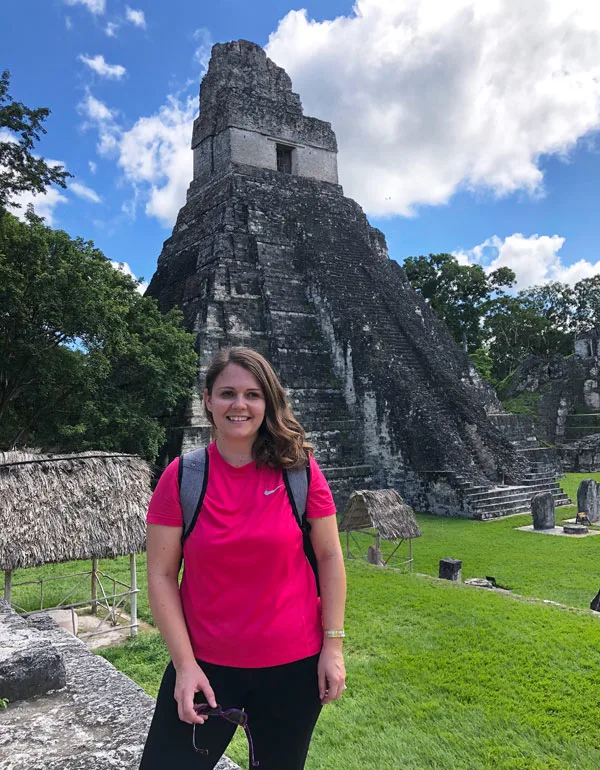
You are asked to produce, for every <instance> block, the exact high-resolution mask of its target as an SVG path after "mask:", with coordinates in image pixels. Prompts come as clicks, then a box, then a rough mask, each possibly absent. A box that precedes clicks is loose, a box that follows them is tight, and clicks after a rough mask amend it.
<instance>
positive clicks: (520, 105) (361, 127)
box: [1, 0, 600, 287]
mask: <svg viewBox="0 0 600 770" xmlns="http://www.w3.org/2000/svg"><path fill="white" fill-rule="evenodd" d="M595 5H596V4H592V3H590V2H588V1H587V0H570V2H566V0H530V2H528V3H527V4H526V5H525V6H523V4H522V3H521V2H520V0H357V2H356V4H352V3H350V2H342V0H319V2H316V0H313V1H312V2H308V3H307V2H305V3H303V4H302V5H291V4H290V3H289V2H283V1H281V2H279V1H277V0H273V2H266V1H265V0H255V1H254V2H248V0H245V1H243V0H220V2H218V3H213V4H208V3H200V2H192V0H173V1H172V2H168V3H167V2H164V0H155V1H154V2H153V3H148V2H147V1H146V0H144V1H142V0H139V1H138V0H132V2H131V4H127V3H124V2H121V1H120V0H18V1H17V0H11V1H9V2H8V3H7V4H6V5H5V7H4V9H3V18H4V22H5V29H10V30H11V34H10V35H4V36H3V38H4V39H3V56H2V62H1V64H2V67H3V68H8V69H10V71H11V73H12V79H11V94H12V96H13V97H14V98H15V99H18V100H20V101H23V102H24V103H25V104H27V105H28V106H31V107H34V106H48V107H49V108H50V109H51V111H52V114H51V117H50V118H49V120H48V121H47V129H48V134H47V135H46V136H45V137H44V138H43V140H42V141H41V143H40V144H39V146H38V149H39V152H40V154H42V155H44V157H46V158H49V159H52V160H56V161H60V162H62V163H63V164H65V165H66V167H67V168H68V170H69V171H71V173H73V174H74V175H75V178H74V179H73V180H72V181H71V183H70V187H69V190H68V191H53V192H51V193H49V194H48V195H47V196H46V197H45V199H41V198H39V197H38V199H36V200H35V201H34V204H35V206H36V208H37V210H38V211H39V213H42V214H44V215H45V216H46V217H47V220H48V221H49V222H50V223H51V224H52V225H53V226H55V227H61V228H64V229H65V230H67V231H68V232H69V233H70V234H72V235H81V236H82V237H84V238H86V239H92V240H93V241H94V242H95V243H96V244H97V245H98V246H99V247H100V248H101V249H102V251H103V252H104V253H105V254H106V255H107V256H108V257H109V258H110V259H112V260H114V261H115V262H124V263H127V265H128V266H129V268H130V269H131V271H132V272H133V274H135V275H136V276H144V277H145V278H146V279H149V278H150V277H151V275H152V273H153V272H154V269H155V266H156V260H157V257H158V255H159V253H160V250H161V247H162V242H163V241H164V240H165V239H166V238H167V237H168V236H169V235H170V231H171V227H172V224H173V221H174V217H175V215H176V212H177V210H178V208H179V207H180V206H181V205H182V204H183V201H184V199H185V189H186V187H187V185H188V184H189V181H190V180H191V151H190V150H189V140H190V131H191V121H192V120H193V118H194V117H195V114H197V113H196V111H197V94H198V86H199V82H200V79H201V76H202V73H203V71H204V68H205V67H206V63H207V56H208V54H209V50H210V45H211V44H212V43H215V42H223V41H227V40H233V39H238V38H245V39H248V40H252V41H254V42H256V43H259V44H260V45H263V46H267V51H268V53H269V55H270V56H271V57H272V58H273V59H274V60H275V61H276V62H277V63H278V64H280V65H281V66H284V67H285V68H286V70H287V71H288V73H289V74H290V75H291V77H292V80H293V84H294V90H296V91H297V92H298V93H300V96H301V98H302V101H303V104H304V107H305V114H309V115H314V116H315V117H319V118H322V119H325V120H330V121H331V122H332V125H333V128H334V130H335V131H336V133H337V135H338V142H339V145H340V155H339V167H340V178H341V182H342V183H343V185H344V189H345V192H346V194H348V195H350V196H351V197H354V198H355V199H357V200H358V201H359V203H360V204H361V205H362V206H363V208H364V209H365V211H366V212H367V214H368V215H369V219H370V221H371V222H372V224H374V225H376V226H377V227H379V228H380V229H381V230H383V232H384V233H385V235H386V238H387V241H388V246H389V251H390V255H391V256H392V257H393V258H395V259H397V260H398V261H399V262H402V260H403V259H404V258H405V257H406V256H409V255H415V254H426V253H429V252H440V251H451V252H454V253H456V255H457V257H458V258H459V259H460V260H462V261H464V262H466V261H469V262H480V263H481V264H483V265H484V266H486V267H488V268H489V269H492V268H493V267H495V266H499V265H502V264H508V265H509V266H511V267H512V268H513V269H515V271H516V272H517V275H518V279H519V287H526V286H528V285H531V284H533V283H539V282H542V281H545V280H551V279H558V280H565V281H568V282H570V283H573V282H574V281H576V280H579V279H581V278H583V277H587V276H589V275H593V274H595V273H597V272H600V247H599V243H600V238H599V235H600V224H599V217H598V180H599V179H600V145H599V144H598V131H599V129H600V57H598V51H600V10H596V8H595ZM599 5H600V4H599ZM24 202H27V201H24Z"/></svg>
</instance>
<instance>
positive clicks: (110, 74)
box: [79, 54, 127, 80]
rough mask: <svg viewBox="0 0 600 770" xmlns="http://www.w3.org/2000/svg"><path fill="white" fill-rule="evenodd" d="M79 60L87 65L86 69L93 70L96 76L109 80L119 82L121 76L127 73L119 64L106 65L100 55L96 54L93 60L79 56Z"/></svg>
mask: <svg viewBox="0 0 600 770" xmlns="http://www.w3.org/2000/svg"><path fill="white" fill-rule="evenodd" d="M79 60H80V61H82V62H83V63H84V64H87V66H88V67H90V68H91V69H93V70H94V72H96V73H97V74H98V75H100V76H101V77H103V78H109V79H111V80H120V79H121V78H122V77H123V75H124V74H125V73H126V72H127V70H126V69H125V67H123V66H122V65H121V64H108V62H106V61H105V60H104V56H102V55H101V54H98V55H97V56H94V57H93V58H91V57H89V56H84V55H83V54H81V55H80V56H79Z"/></svg>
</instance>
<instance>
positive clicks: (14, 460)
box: [0, 452, 151, 570]
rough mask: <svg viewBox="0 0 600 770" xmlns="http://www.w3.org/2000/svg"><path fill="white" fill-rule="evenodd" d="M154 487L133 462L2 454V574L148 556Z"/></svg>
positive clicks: (96, 455) (88, 455)
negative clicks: (147, 521) (148, 520)
mask: <svg viewBox="0 0 600 770" xmlns="http://www.w3.org/2000/svg"><path fill="white" fill-rule="evenodd" d="M150 479H151V470H150V466H149V465H148V463H146V462H144V461H143V460H141V459H140V458H138V457H133V456H132V455H123V454H111V453H109V452H84V453H82V454H73V455H63V456H60V457H58V456H55V457H53V456H49V455H36V454H31V453H26V452H3V453H0V570H14V569H18V568H23V567H38V566H40V565H42V564H48V563H52V562H54V563H56V562H64V561H69V560H71V559H91V558H106V557H113V556H121V555H124V554H128V553H137V552H139V551H142V550H143V549H144V547H145V541H146V527H145V523H144V520H145V513H146V509H147V507H148V501H149V499H150V494H151V490H150Z"/></svg>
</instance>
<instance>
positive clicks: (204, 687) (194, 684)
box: [175, 661, 217, 725]
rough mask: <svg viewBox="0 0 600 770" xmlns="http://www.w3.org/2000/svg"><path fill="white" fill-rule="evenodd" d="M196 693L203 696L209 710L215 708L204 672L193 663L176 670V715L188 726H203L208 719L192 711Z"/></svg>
mask: <svg viewBox="0 0 600 770" xmlns="http://www.w3.org/2000/svg"><path fill="white" fill-rule="evenodd" d="M197 692H201V693H203V694H204V697H205V698H206V702H207V703H208V705H209V706H211V708H216V707H217V701H216V700H215V694H214V692H213V689H212V687H211V686H210V682H209V681H208V678H207V676H206V674H205V673H204V671H202V669H201V668H200V666H199V665H198V664H197V663H196V662H195V661H194V663H191V664H189V665H186V666H183V667H182V668H178V669H176V679H175V700H176V701H177V713H178V715H179V719H181V721H182V722H187V723H188V724H190V725H193V724H198V725H203V724H204V722H205V721H206V720H207V719H208V716H206V715H200V714H196V712H195V711H194V695H195V694H196V693H197Z"/></svg>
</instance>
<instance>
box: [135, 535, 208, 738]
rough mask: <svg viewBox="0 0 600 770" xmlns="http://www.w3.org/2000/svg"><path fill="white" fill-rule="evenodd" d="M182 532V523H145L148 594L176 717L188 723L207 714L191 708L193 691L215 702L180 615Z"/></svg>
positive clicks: (198, 719) (200, 722)
mask: <svg viewBox="0 0 600 770" xmlns="http://www.w3.org/2000/svg"><path fill="white" fill-rule="evenodd" d="M181 533H182V527H164V526H162V525H160V524H148V533H147V536H146V548H147V554H148V598H149V600H150V609H151V611H152V616H153V617H154V620H155V621H156V625H157V626H158V630H159V631H160V633H161V636H162V638H163V639H164V640H165V643H166V645H167V648H168V650H169V653H170V655H171V660H172V661H173V665H174V666H175V671H176V673H177V679H176V683H175V700H176V701H177V704H178V712H179V718H180V719H181V720H182V721H183V722H189V723H190V724H191V723H193V722H196V723H199V724H202V723H203V722H204V721H205V720H206V719H207V717H202V716H198V714H196V712H195V711H194V695H195V694H196V693H197V692H200V691H201V692H203V693H204V696H205V697H206V700H207V701H208V703H209V705H211V706H213V707H215V706H216V705H217V704H216V701H215V695H214V692H213V691H212V688H211V686H210V683H209V681H208V679H207V677H206V675H205V674H204V672H203V671H202V669H201V668H200V666H199V665H198V664H197V663H196V659H195V658H194V652H193V650H192V645H191V642H190V637H189V634H188V630H187V626H186V623H185V618H184V616H183V608H182V606H181V598H180V595H179V582H178V576H179V568H180V565H181Z"/></svg>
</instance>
